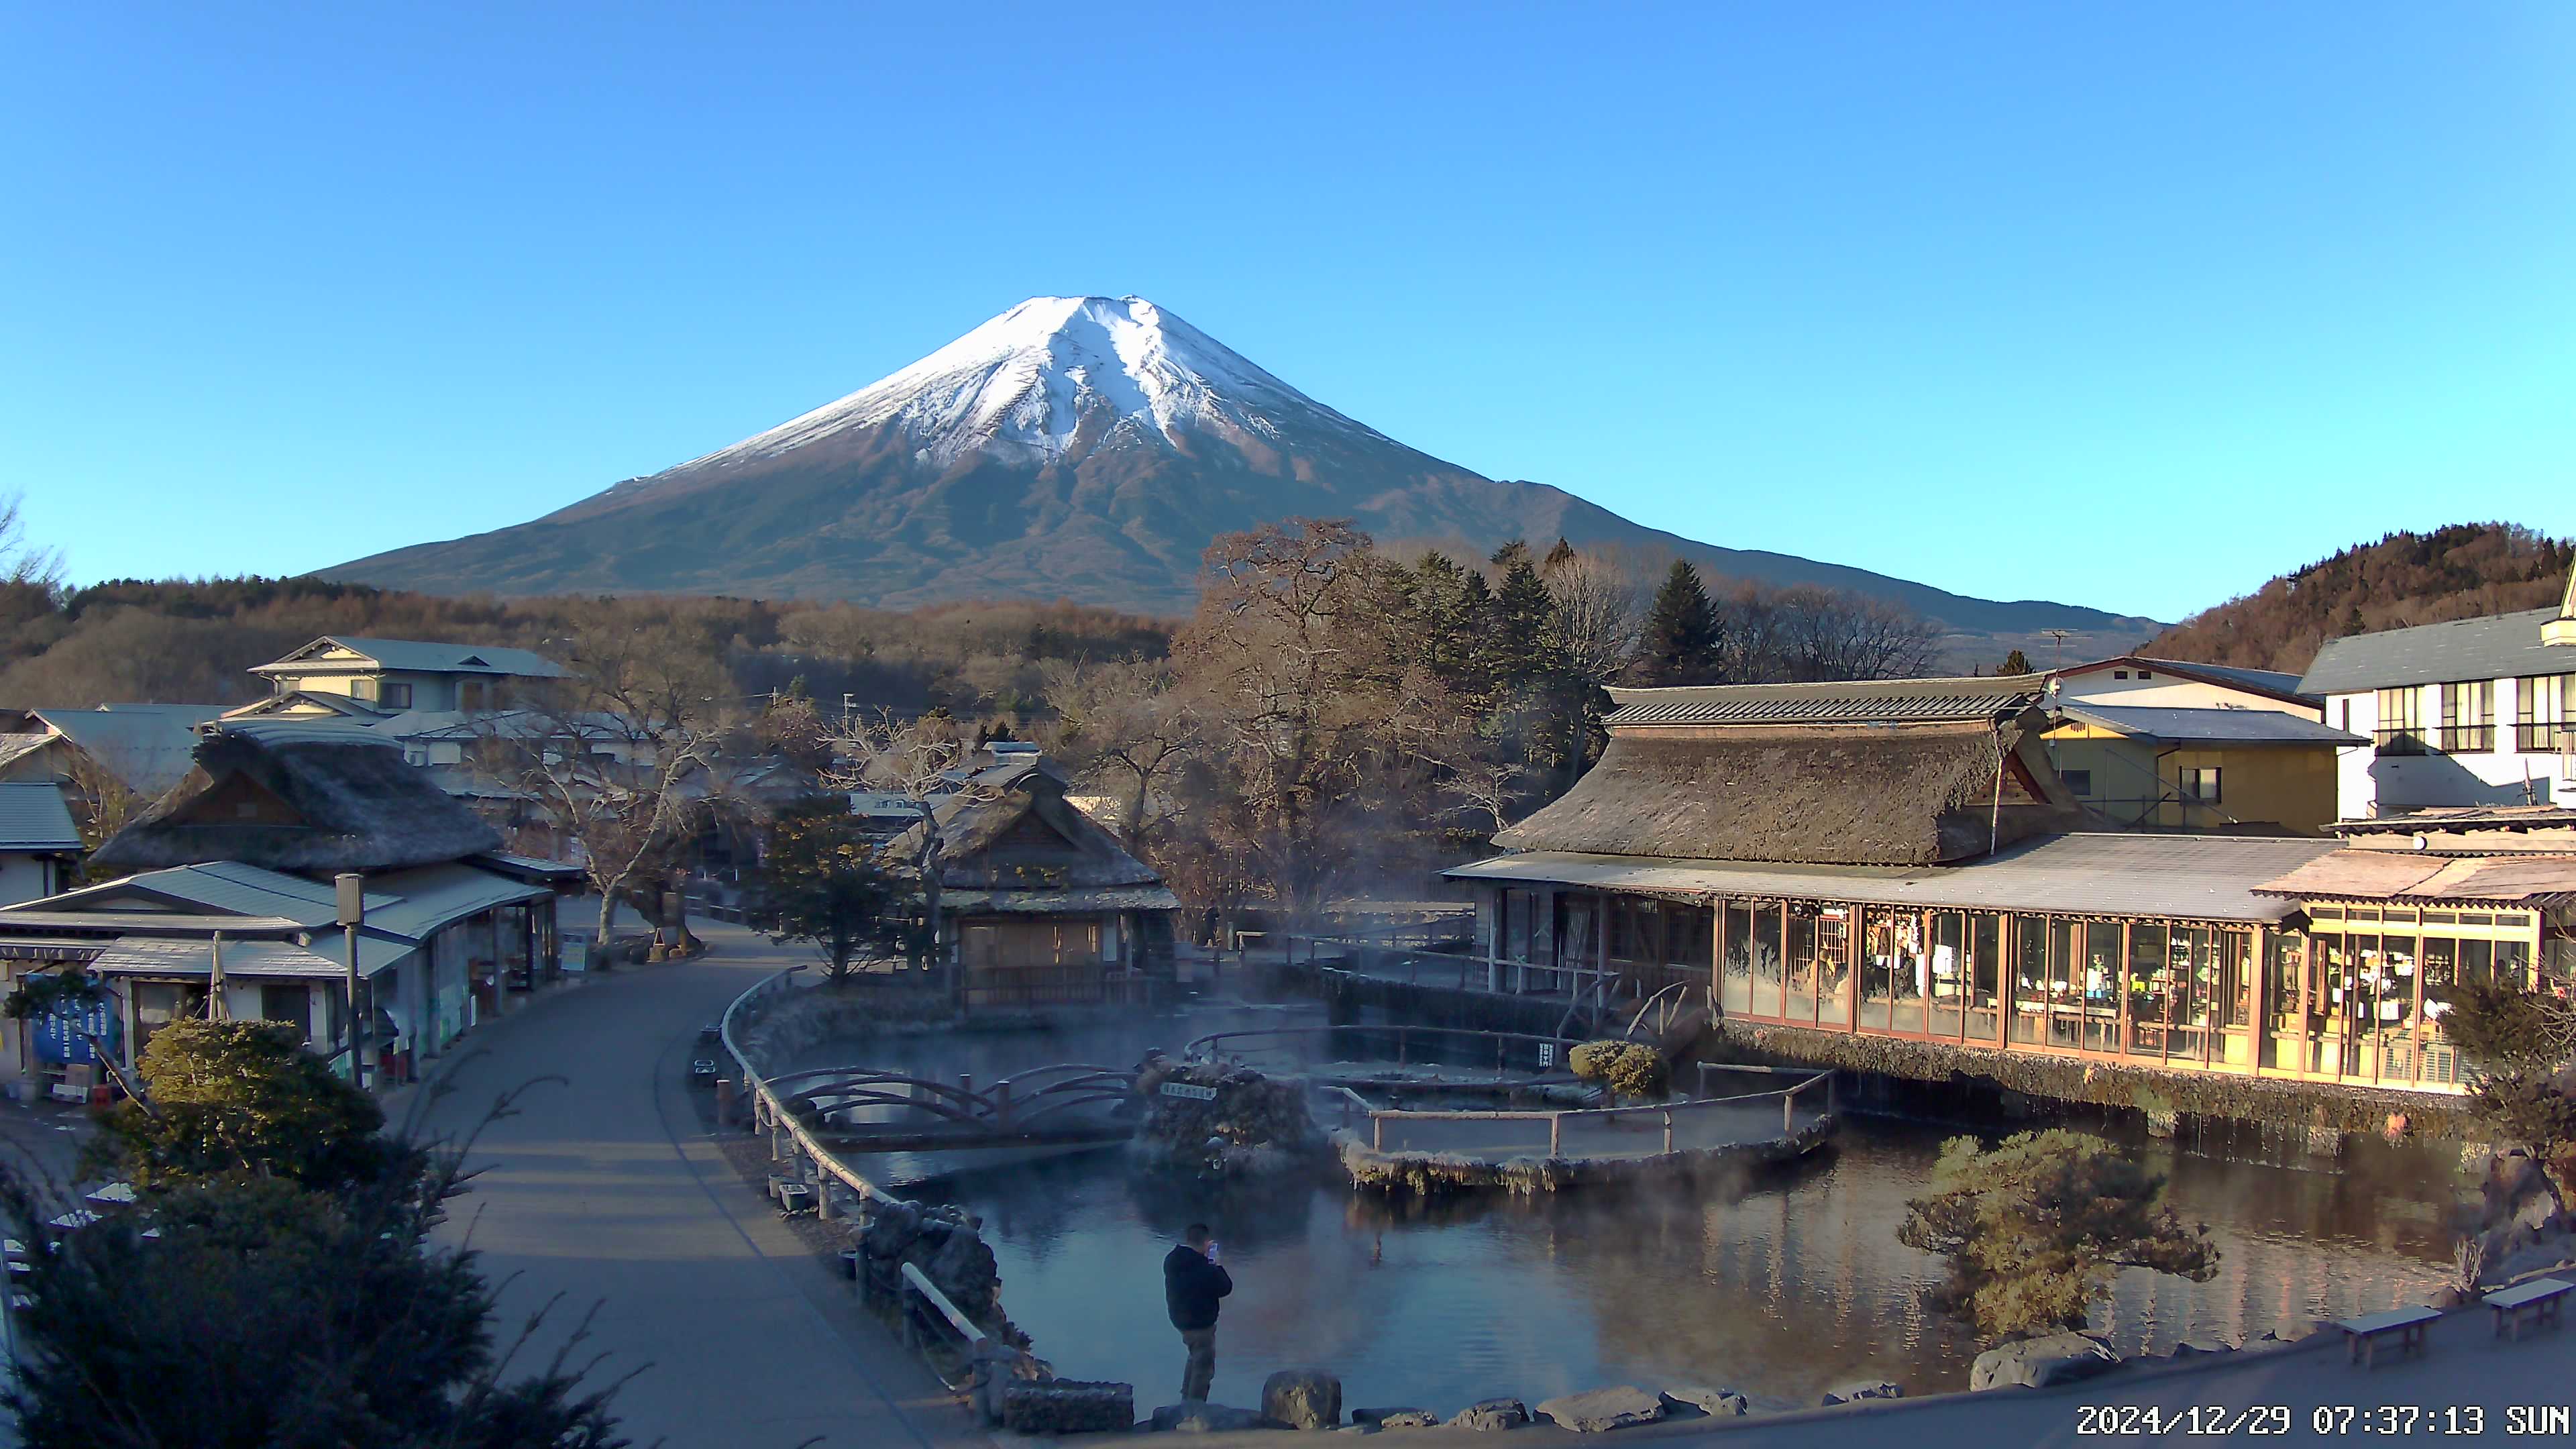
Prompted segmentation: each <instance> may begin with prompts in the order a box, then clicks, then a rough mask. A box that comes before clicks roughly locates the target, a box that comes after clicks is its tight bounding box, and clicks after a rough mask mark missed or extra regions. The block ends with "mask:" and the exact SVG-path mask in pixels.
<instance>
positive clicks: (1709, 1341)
mask: <svg viewBox="0 0 2576 1449" xmlns="http://www.w3.org/2000/svg"><path fill="white" fill-rule="evenodd" d="M1192 1025H1193V1026H1194V1027H1195V1030H1213V1029H1217V1028H1215V1027H1211V1026H1205V1025H1198V1024H1196V1023H1193V1024H1192ZM1172 1029H1177V1028H1172ZM1165 1034H1166V1035H1168V1034H1169V1030H1168V1029H1167V1030H1166V1033H1165ZM1191 1034H1195V1033H1194V1031H1193V1032H1192V1033H1191ZM1173 1044H1174V1045H1177V1044H1178V1043H1177V1040H1176V1041H1174V1042H1173ZM950 1045H952V1046H953V1045H954V1043H951V1044H950ZM1072 1045H1081V1046H1084V1047H1086V1048H1087V1049H1088V1050H1090V1051H1091V1052H1092V1053H1094V1054H1093V1055H1091V1056H1090V1057H1089V1058H1088V1059H1090V1060H1110V1061H1117V1060H1127V1059H1132V1053H1131V1054H1130V1056H1129V1057H1127V1058H1120V1057H1116V1056H1110V1055H1104V1054H1105V1053H1109V1052H1113V1051H1115V1050H1117V1049H1118V1043H1116V1042H1112V1041H1095V1042H1075V1041H1069V1040H1068V1039H1066V1038H1064V1037H1060V1036H1050V1037H1046V1038H1041V1039H1036V1040H1029V1039H1014V1038H1005V1037H988V1038H981V1039H976V1040H975V1041H974V1044H973V1045H972V1047H971V1048H969V1050H970V1051H971V1054H972V1056H973V1058H974V1061H975V1066H974V1067H973V1068H969V1069H977V1070H980V1071H982V1072H986V1073H990V1072H995V1071H1008V1070H1013V1069H1015V1068H1017V1067H1025V1066H1034V1065H1041V1064H1044V1063H1046V1062H1051V1061H1060V1060H1067V1059H1069V1058H1068V1057H1067V1056H1066V1055H1064V1054H1063V1048H1065V1047H1068V1046H1072ZM945 1049H946V1048H944V1047H938V1046H929V1045H925V1046H923V1047H922V1048H919V1049H918V1050H917V1052H916V1055H917V1056H918V1057H919V1062H918V1064H919V1065H920V1066H923V1067H929V1066H931V1065H933V1064H934V1063H933V1058H934V1057H935V1056H936V1055H937V1053H938V1052H940V1051H942V1050H945ZM1021 1051H1026V1052H1027V1053H1028V1054H1027V1055H1026V1056H1025V1057H1019V1056H1017V1055H1016V1054H1017V1053H1018V1052H1021ZM1944 1135H1946V1134H1945V1132H1944V1131H1943V1130H1941V1129H1938V1128H1932V1127H1926V1126H1920V1125H1915V1124H1909V1123H1901V1122H1894V1121H1889V1120H1886V1119H1866V1118H1864V1119H1854V1120H1852V1121H1851V1122H1849V1123H1848V1124H1847V1125H1846V1128H1845V1130H1844V1133H1843V1136H1842V1138H1841V1140H1840V1143H1839V1145H1838V1147H1837V1149H1836V1150H1835V1151H1834V1152H1833V1153H1832V1154H1830V1155H1829V1156H1827V1157H1825V1158H1824V1159H1822V1160H1818V1161H1811V1162H1809V1163H1807V1164H1804V1165H1801V1166H1798V1167H1794V1168H1790V1169H1786V1170H1782V1171H1779V1172H1775V1173H1768V1174H1764V1175H1760V1176H1757V1177H1754V1178H1752V1179H1750V1180H1742V1181H1736V1182H1731V1183H1726V1184H1701V1185H1699V1186H1697V1187H1693V1188H1690V1189H1678V1188H1677V1189H1674V1190H1670V1191H1662V1192H1654V1193H1646V1194H1636V1193H1615V1192H1610V1191H1592V1192H1583V1193H1568V1194H1561V1195H1558V1196H1556V1197H1553V1198H1546V1199H1540V1200H1537V1201H1526V1200H1522V1201H1515V1200H1512V1199H1509V1198H1506V1197H1502V1196H1498V1195H1474V1196H1465V1197H1459V1198H1453V1199H1451V1200H1449V1201H1446V1202H1442V1203H1435V1204H1429V1205H1424V1204H1407V1203H1400V1202H1396V1201H1392V1200H1389V1199H1383V1198H1379V1197H1376V1196H1373V1195H1362V1194H1355V1193H1353V1192H1352V1191H1351V1190H1350V1189H1349V1187H1348V1185H1347V1184H1346V1183H1344V1182H1341V1181H1338V1180H1335V1179H1333V1178H1331V1177H1330V1176H1329V1175H1326V1176H1319V1177H1317V1178H1315V1179H1311V1180H1303V1179H1301V1180H1299V1181H1296V1182H1293V1183H1270V1184H1266V1185H1262V1186H1258V1187H1209V1186H1202V1185H1199V1184H1195V1183H1186V1184H1185V1183H1174V1182H1168V1181H1159V1180H1154V1179H1148V1178H1143V1177H1140V1176H1138V1175H1137V1174H1135V1173H1134V1172H1132V1171H1131V1170H1130V1169H1129V1167H1128V1165H1127V1163H1126V1161H1125V1159H1124V1157H1123V1156H1122V1155H1121V1154H1118V1153H1115V1152H1110V1153H1095V1154H1090V1155H1086V1156H1081V1157H1072V1158H1059V1159H1055V1160H1053V1161H1048V1162H1041V1163H1034V1164H1026V1165H1021V1166H1017V1167H1010V1168H995V1169H988V1170H979V1171H973V1172H968V1173H965V1174H962V1175H959V1176H956V1177H953V1178H949V1179H946V1180H944V1181H941V1182H938V1183H934V1184H930V1185H927V1186H926V1187H925V1188H924V1189H923V1190H924V1192H925V1195H928V1196H932V1197H941V1198H947V1199H951V1200H954V1201H958V1202H962V1203H964V1204H967V1205H968V1206H970V1207H971V1208H973V1209H974V1210H975V1211H977V1212H978V1213H980V1214H982V1215H983V1217H984V1219H985V1229H986V1236H987V1238H988V1239H989V1240H990V1241H991V1243H992V1245H993V1249H994V1251H995V1253H996V1254H997V1255H998V1256H999V1258H1000V1261H1001V1272H1002V1285H1003V1290H1002V1296H1003V1303H1004V1305H1005V1306H1006V1307H1007V1308H1008V1309H1009V1310H1010V1312H1011V1315H1012V1316H1013V1318H1015V1319H1016V1320H1017V1321H1018V1322H1019V1323H1020V1325H1021V1326H1022V1327H1023V1328H1025V1329H1026V1330H1028V1331H1029V1333H1030V1334H1031V1335H1032V1336H1033V1337H1034V1338H1035V1339H1036V1342H1037V1351H1038V1352H1039V1354H1041V1355H1042V1356H1044V1357H1045V1358H1047V1359H1048V1360H1050V1361H1051V1362H1052V1363H1053V1364H1054V1365H1055V1368H1056V1370H1057V1372H1058V1373H1060V1374H1063V1375H1066V1376H1068V1377H1073V1378H1098V1379H1121V1380H1126V1381H1129V1382H1132V1383H1134V1384H1136V1385H1137V1393H1138V1400H1139V1402H1140V1404H1154V1403H1163V1402H1169V1401H1170V1400H1171V1399H1173V1398H1175V1397H1176V1396H1177V1389H1178V1383H1179V1375H1180V1369H1181V1350H1180V1342H1179V1339H1178V1337H1177V1335H1175V1334H1174V1333H1173V1331H1172V1329H1171V1326H1170V1323H1169V1321H1168V1320H1167V1319H1166V1318H1165V1317H1164V1313H1163V1303H1162V1282H1161V1275H1160V1260H1161V1258H1162V1255H1163V1254H1164V1253H1165V1252H1166V1251H1168V1250H1169V1248H1170V1246H1171V1244H1172V1243H1173V1242H1174V1241H1176V1240H1177V1239H1178V1237H1179V1235H1180V1232H1181V1229H1182V1228H1183V1227H1184V1226H1186V1225H1187V1224H1188V1223H1189V1222H1191V1221H1192V1220H1195V1219H1205V1220H1206V1221H1208V1222H1210V1223H1212V1224H1214V1225H1215V1226H1216V1231H1217V1236H1218V1238H1219V1240H1220V1241H1221V1242H1222V1244H1223V1247H1224V1258H1225V1262H1226V1264H1227V1266H1228V1268H1229V1269H1230V1270H1231V1271H1232V1272H1233V1274H1234V1277H1235V1282H1236V1284H1237V1287H1236V1291H1235V1295H1234V1297H1233V1298H1232V1299H1231V1300H1229V1301H1228V1303H1227V1305H1226V1310H1225V1317H1224V1321H1223V1324H1222V1326H1221V1329H1220V1332H1219V1336H1218V1361H1217V1378H1216V1387H1215V1391H1214V1397H1215V1398H1216V1399H1217V1400H1218V1401H1219V1402H1225V1403H1235V1404H1247V1403H1257V1402H1259V1395H1260V1385H1261V1380H1262V1379H1263V1378H1264V1377H1265V1376H1266V1375H1268V1374H1269V1372H1270V1371H1271V1370H1273V1369H1276V1368H1280V1367H1284V1366H1288V1365H1293V1364H1313V1365H1317V1366H1321V1367H1324V1368H1327V1369H1329V1370H1331V1371H1332V1372H1334V1373H1337V1374H1339V1375H1340V1376H1341V1378H1342V1380H1343V1384H1344V1389H1343V1401H1344V1402H1345V1403H1350V1404H1360V1405H1367V1404H1408V1405H1421V1406H1425V1407H1431V1408H1435V1409H1440V1410H1442V1411H1444V1412H1445V1411H1451V1410H1455V1409H1456V1408H1458V1407H1459V1406H1461V1405H1463V1404H1465V1403H1468V1402H1470V1401H1472V1400H1475V1399H1478V1398H1484V1397H1488V1396H1491V1395H1494V1394H1502V1393H1509V1394H1515V1395H1518V1396H1520V1397H1523V1398H1526V1399H1530V1400H1533V1401H1535V1400H1536V1399H1538V1398H1540V1397H1544V1396H1546V1395H1549V1394H1554V1393H1561V1392H1565V1391H1569V1390H1573V1389H1581V1388H1589V1387H1593V1386H1596V1385H1599V1384H1604V1383H1619V1382H1636V1383H1640V1384H1644V1385H1648V1386H1655V1385H1670V1384H1679V1383H1702V1384H1712V1385H1721V1386H1726V1387H1732V1388H1735V1389H1738V1390H1740V1391H1742V1392H1745V1393H1747V1394H1749V1395H1750V1396H1751V1397H1752V1398H1753V1400H1754V1401H1755V1402H1756V1403H1757V1404H1763V1405H1767V1406H1770V1407H1782V1408H1785V1407H1792V1406H1796V1405H1800V1404H1811V1403H1813V1402H1814V1401H1815V1397H1816V1395H1817V1394H1818V1393H1820V1392H1821V1391H1823V1390H1824V1389H1825V1388H1827V1387H1829V1386H1831V1385H1833V1384H1835V1383H1838V1382H1841V1381H1844V1380H1848V1379H1852V1378H1858V1377H1863V1376H1868V1377H1885V1378H1889V1379H1894V1380H1897V1381H1899V1382H1901V1383H1903V1384H1905V1385H1906V1387H1907V1390H1908V1391H1909V1392H1911V1393H1924V1392H1930V1391H1934V1390H1940V1389H1955V1388H1961V1387H1964V1386H1965V1382H1966V1376H1967V1367H1968V1363H1969V1361H1970V1360H1971V1359H1972V1358H1973V1357H1974V1356H1975V1351H1976V1350H1975V1345H1974V1344H1973V1343H1972V1342H1971V1341H1969V1339H1968V1338H1967V1337H1966V1336H1965V1335H1963V1334H1961V1333H1960V1332H1958V1331H1957V1330H1956V1329H1955V1328H1953V1327H1951V1326H1950V1325H1948V1324H1947V1323H1945V1322H1944V1321H1943V1320H1941V1319H1940V1318H1939V1317H1938V1316H1937V1315H1934V1314H1932V1313H1930V1312H1928V1311H1927V1310H1926V1309H1925V1308H1924V1307H1923V1305H1922V1303H1921V1297H1920V1295H1921V1292H1922V1290H1923V1289H1924V1288H1925V1287H1926V1286H1928V1285H1930V1284H1931V1283H1932V1282H1934V1281H1935V1280H1936V1279H1937V1277H1938V1276H1939V1269H1940V1265H1939V1262H1938V1261H1937V1260H1936V1259H1934V1258H1932V1257H1930V1256H1929V1255H1926V1254H1923V1253H1918V1252H1915V1251H1914V1250H1912V1249H1909V1248H1906V1247H1903V1246H1901V1245H1900V1244H1898V1243H1897V1241H1896V1228H1897V1224H1898V1223H1899V1222H1900V1221H1901V1220H1902V1218H1903V1216H1904V1210H1905V1201H1906V1199H1907V1198H1908V1197H1910V1196H1913V1195H1916V1194H1918V1193H1919V1192H1921V1191H1922V1190H1923V1189H1924V1187H1925V1186H1926V1184H1927V1183H1928V1181H1929V1177H1930V1171H1931V1166H1932V1162H1933V1160H1934V1158H1935V1157H1936V1156H1937V1155H1938V1153H1939V1147H1940V1141H1941V1138H1942V1137H1943V1136H1944ZM2144 1150H2146V1151H2148V1152H2149V1154H2150V1155H2151V1157H2152V1158H2154V1159H2155V1160H2156V1165H2157V1166H2158V1167H2159V1168H2160V1169H2161V1170H2163V1171H2166V1172H2168V1173H2170V1174H2171V1177H2172V1182H2171V1187H2170V1194H2171V1200H2172V1202H2173V1204H2174V1205H2175V1207H2176V1208H2177V1209H2179V1210H2180V1211H2181V1212H2182V1214H2183V1215H2184V1217H2185V1218H2186V1219H2187V1220H2206V1221H2207V1222H2208V1223H2209V1224H2210V1225H2211V1228H2212V1229H2213V1231H2214V1233H2215V1235H2216V1237H2217V1239H2218V1241H2219V1244H2220V1246H2221V1249H2222V1252H2223V1253H2224V1260H2223V1263H2222V1266H2221V1269H2220V1272H2219V1276H2218V1277H2217V1278H2216V1279H2215V1280H2214V1281H2212V1282H2209V1283H2204V1284H2194V1283H2186V1282H2183V1281H2180V1280H2178V1279H2174V1278H2170V1277H2162V1276H2159V1275H2155V1274H2150V1273H2145V1272H2130V1273H2127V1274H2124V1275H2123V1276H2122V1277H2121V1279H2120V1280H2119V1282H2118V1284H2117V1285H2116V1292H2115V1296H2114V1298H2113V1299H2112V1301H2111V1302H2110V1303H2108V1304H2106V1305H2104V1306H2103V1307H2102V1308H2101V1309H2100V1310H2098V1311H2097V1313H2096V1316H2095V1320H2094V1327H2096V1328H2097V1329H2100V1330H2102V1331H2104V1332H2106V1333H2107V1334H2109V1335H2110V1337H2111V1339H2112V1341H2113V1343H2114V1345H2115V1346H2116V1347H2118V1348H2120V1349H2122V1350H2123V1351H2129V1352H2133V1351H2137V1350H2139V1349H2141V1348H2146V1349H2167V1348H2170V1347H2172V1346H2173V1345H2174V1344H2175V1343H2177V1342H2179V1341H2181V1340H2183V1339H2186V1338H2205V1337H2213V1336H2215V1337H2225V1338H2244V1337H2251V1336H2258V1335H2260V1334H2262V1333H2263V1332H2265V1331H2266V1330H2269V1329H2275V1328H2280V1327H2284V1326H2287V1325H2288V1324H2291V1323H2293V1322H2296V1321H2298V1320H2300V1319H2302V1318H2308V1317H2340V1316H2344V1315H2348V1314H2352V1313H2356V1312H2363V1311H2368V1310H2372V1309H2378V1308H2385V1307H2389V1306H2392V1305H2393V1304H2395V1303H2397V1302H2399V1301H2420V1298H2421V1295H2423V1294H2425V1293H2427V1292H2429V1291H2431V1290H2432V1289H2433V1288H2435V1287H2438V1286H2439V1285H2440V1283H2441V1282H2442V1281H2443V1280H2444V1278H2445V1276H2446V1269H2447V1264H2448V1257H2449V1253H2448V1245H2447V1242H2446V1239H2445V1236H2444V1230H2443V1227H2442V1221H2443V1215H2444V1214H2445V1212H2447V1210H2448V1207H2449V1204H2450V1202H2451V1200H2452V1194H2453V1176H2452V1173H2451V1171H2450V1170H2449V1169H2448V1168H2447V1167H2446V1166H2445V1165H2444V1163H2443V1161H2442V1159H2441V1158H2440V1157H2439V1156H2438V1155H2436V1154H2435V1153H2433V1152H2430V1151H2419V1150H2415V1149H2396V1148H2387V1147H2384V1146H2380V1145H2378V1144H2375V1143H2371V1144H2361V1145H2357V1146H2355V1147H2354V1148H2352V1149H2351V1150H2350V1151H2349V1152H2348V1154H2347V1156H2346V1157H2345V1159H2344V1160H2343V1161H2342V1162H2341V1163H2340V1164H2339V1167H2338V1170H2335V1171H2309V1170H2296V1169H2290V1168H2282V1167H2269V1166H2259V1165H2253V1164H2248V1163H2242V1162H2228V1161H2221V1160H2218V1159H2214V1158H2209V1157H2200V1156H2189V1155H2181V1154H2177V1153H2174V1152H2173V1151H2172V1150H2171V1149H2170V1147H2167V1146H2163V1145H2161V1144H2149V1145H2146V1146H2145V1148H2144Z"/></svg>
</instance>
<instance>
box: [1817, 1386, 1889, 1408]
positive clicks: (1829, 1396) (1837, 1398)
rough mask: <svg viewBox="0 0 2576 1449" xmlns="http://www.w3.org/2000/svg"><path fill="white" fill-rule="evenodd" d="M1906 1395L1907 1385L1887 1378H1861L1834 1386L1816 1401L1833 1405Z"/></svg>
mask: <svg viewBox="0 0 2576 1449" xmlns="http://www.w3.org/2000/svg"><path fill="white" fill-rule="evenodd" d="M1904 1397H1905V1385H1903V1384H1898V1383H1890V1382H1889V1381H1887V1380H1886V1379H1860V1380H1858V1381H1856V1382H1853V1383H1848V1384H1838V1385H1836V1386H1835V1387H1833V1388H1830V1389H1827V1390H1825V1396H1824V1397H1823V1398H1821V1399H1818V1400H1816V1402H1817V1403H1819V1404H1822V1405H1827V1406H1831V1405H1834V1404H1849V1403H1855V1402H1857V1401H1859V1400H1861V1399H1901V1398H1904Z"/></svg>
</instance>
